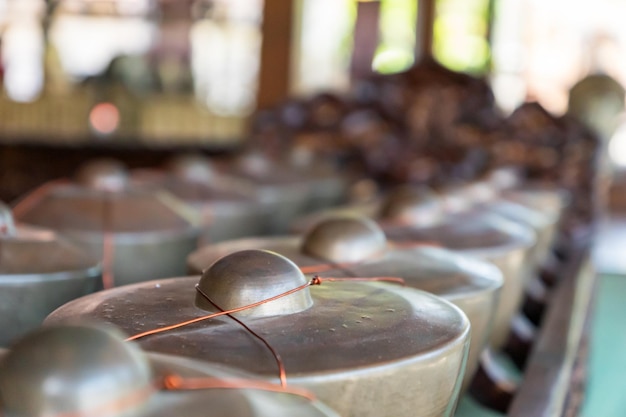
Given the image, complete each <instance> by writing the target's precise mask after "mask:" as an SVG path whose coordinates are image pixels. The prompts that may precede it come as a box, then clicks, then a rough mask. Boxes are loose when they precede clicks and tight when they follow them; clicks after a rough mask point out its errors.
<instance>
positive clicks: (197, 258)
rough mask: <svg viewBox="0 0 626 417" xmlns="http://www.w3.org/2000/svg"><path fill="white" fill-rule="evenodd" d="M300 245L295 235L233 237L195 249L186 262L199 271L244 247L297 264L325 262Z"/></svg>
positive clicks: (300, 240) (195, 270) (299, 239)
mask: <svg viewBox="0 0 626 417" xmlns="http://www.w3.org/2000/svg"><path fill="white" fill-rule="evenodd" d="M301 245H302V239H301V238H300V237H297V236H274V237H259V238H244V239H234V240H230V241H227V242H220V243H217V244H213V245H208V246H205V247H203V248H200V249H198V250H196V251H195V252H193V253H192V254H191V255H189V257H188V258H187V264H188V265H189V267H190V269H191V271H192V272H197V273H200V272H202V271H203V270H205V269H207V268H208V267H210V266H211V265H212V264H213V262H215V261H217V260H218V259H220V258H221V257H223V256H225V255H229V254H231V253H234V252H238V251H240V250H246V249H265V250H269V251H272V252H276V253H279V254H281V255H283V256H285V257H286V258H289V259H290V260H292V261H293V262H295V264H296V265H298V266H312V265H318V264H321V263H325V262H326V261H325V260H324V259H320V258H315V257H312V256H309V255H305V254H303V253H302V252H301V250H300V247H301Z"/></svg>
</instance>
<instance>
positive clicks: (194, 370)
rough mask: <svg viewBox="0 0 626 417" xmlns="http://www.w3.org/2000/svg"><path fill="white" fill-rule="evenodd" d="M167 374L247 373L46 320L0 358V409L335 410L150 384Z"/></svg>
mask: <svg viewBox="0 0 626 417" xmlns="http://www.w3.org/2000/svg"><path fill="white" fill-rule="evenodd" d="M172 374H174V375H176V376H177V377H180V378H202V377H211V378H217V379H222V380H233V379H248V380H249V379H251V377H250V376H247V375H246V374H243V373H241V372H236V371H233V370H230V369H228V368H225V367H221V366H216V365H211V364H205V363H202V362H199V361H194V360H190V359H185V358H179V357H174V356H169V355H159V354H150V355H147V354H144V353H143V352H141V350H139V349H138V347H137V346H136V345H135V344H133V343H125V342H124V341H123V339H122V335H121V334H120V333H119V332H117V331H115V330H113V329H111V328H108V327H93V326H86V325H82V324H73V325H68V326H50V327H44V328H42V329H40V330H38V331H36V332H33V333H32V334H29V335H28V336H26V337H25V338H23V339H22V340H20V341H19V342H17V343H16V344H15V345H14V346H12V348H11V350H10V351H8V352H7V353H6V354H5V355H4V357H2V358H1V359H0V407H1V410H2V411H3V412H4V413H6V415H8V416H27V415H28V416H35V415H37V416H40V415H71V416H75V415H80V416H95V415H106V416H109V417H122V416H136V417H156V416H159V417H160V416H163V417H166V416H167V417H171V416H186V417H187V416H188V417H193V416H197V417H200V416H202V417H233V416H237V417H246V416H266V417H270V416H272V417H273V416H277V415H279V416H292V415H298V416H300V415H302V416H307V417H322V416H329V417H335V416H337V415H336V414H335V413H334V412H331V411H329V410H328V409H327V408H326V407H325V406H323V405H321V404H320V403H319V402H317V401H314V402H310V401H309V400H307V399H305V398H300V397H297V396H295V395H290V394H285V393H275V392H266V391H261V390H243V389H234V388H233V389H199V390H184V391H164V390H162V388H161V389H160V388H159V387H158V386H157V385H156V384H157V383H158V381H159V380H162V379H163V378H165V377H166V376H168V375H172Z"/></svg>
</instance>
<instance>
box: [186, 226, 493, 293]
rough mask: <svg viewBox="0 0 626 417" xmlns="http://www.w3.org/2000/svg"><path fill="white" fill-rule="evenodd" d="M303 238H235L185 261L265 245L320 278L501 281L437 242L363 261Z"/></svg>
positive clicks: (200, 264)
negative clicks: (341, 258) (315, 252)
mask: <svg viewBox="0 0 626 417" xmlns="http://www.w3.org/2000/svg"><path fill="white" fill-rule="evenodd" d="M301 247H302V238H300V237H295V236H286V237H269V238H248V239H237V240H233V241H230V242H223V243H218V244H215V245H210V246H207V247H204V248H202V249H199V250H197V251H196V252H194V253H192V254H191V255H190V256H189V258H188V264H189V266H190V268H191V270H192V271H194V272H198V273H199V272H201V271H203V270H205V269H206V268H208V267H210V266H211V264H212V263H213V262H215V261H216V260H218V259H220V258H221V257H223V256H225V255H228V254H230V253H233V252H237V251H240V250H243V249H265V250H270V251H273V252H277V253H279V254H281V255H283V256H285V257H287V258H289V259H291V260H292V261H293V262H294V263H295V264H296V265H298V266H299V267H310V268H311V270H310V271H307V272H309V273H312V274H314V273H317V272H316V271H315V266H319V270H320V272H319V275H320V276H322V277H324V276H326V277H350V276H352V277H376V276H394V277H401V278H403V279H405V280H406V285H408V286H410V287H415V288H418V289H420V290H422V291H427V292H429V293H432V294H437V295H440V296H459V295H469V294H473V293H476V292H481V291H485V290H494V289H496V288H498V287H499V286H500V282H501V278H500V273H499V271H498V270H497V269H496V268H495V267H492V266H491V265H490V264H486V263H484V262H481V261H478V260H475V259H473V258H469V257H467V256H462V255H458V254H455V253H453V252H451V251H448V250H445V249H440V248H435V247H425V246H424V247H415V248H411V249H400V248H394V247H393V245H390V246H389V247H388V248H387V250H386V251H385V252H384V253H381V254H379V255H376V256H372V257H369V258H368V259H366V260H364V261H363V262H353V263H342V264H337V263H333V262H329V261H327V260H325V259H323V258H315V257H313V256H310V255H305V254H303V253H302V252H301V250H300V248H301Z"/></svg>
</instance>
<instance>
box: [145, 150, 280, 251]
mask: <svg viewBox="0 0 626 417" xmlns="http://www.w3.org/2000/svg"><path fill="white" fill-rule="evenodd" d="M170 165H171V166H172V168H171V169H172V171H171V172H166V171H157V170H137V171H135V172H134V173H133V184H135V185H137V186H140V187H146V188H153V189H155V190H158V189H162V190H166V191H168V192H170V193H171V194H172V195H174V196H176V197H178V198H179V199H181V200H182V201H184V202H185V203H187V204H188V205H189V206H190V207H191V208H193V209H194V210H196V211H197V213H198V216H199V221H200V223H201V228H202V236H201V241H202V242H204V243H210V242H221V241H223V240H227V239H234V238H237V237H243V236H256V235H261V234H264V233H266V232H269V231H270V215H271V213H270V211H269V208H268V207H267V206H266V205H264V204H262V203H261V201H259V200H256V199H255V198H254V195H250V193H247V188H246V187H237V184H236V183H233V181H229V180H228V178H224V177H223V176H222V175H220V174H219V173H216V172H215V171H214V170H213V169H212V168H211V167H210V165H209V163H208V161H207V160H206V159H204V158H202V157H200V158H193V157H192V156H188V157H185V158H183V157H180V158H177V159H175V160H173V161H172V163H171V164H170Z"/></svg>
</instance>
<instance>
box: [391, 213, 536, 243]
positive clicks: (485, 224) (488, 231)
mask: <svg viewBox="0 0 626 417" xmlns="http://www.w3.org/2000/svg"><path fill="white" fill-rule="evenodd" d="M382 226H383V229H384V231H385V234H386V235H387V238H388V239H389V240H391V241H395V242H420V241H427V242H432V243H435V244H438V245H441V246H444V247H446V248H448V249H453V250H481V249H496V248H499V249H502V250H506V249H514V248H519V247H529V246H531V245H532V244H533V243H534V234H533V232H532V231H531V230H528V229H527V228H525V227H523V226H520V225H517V224H515V223H514V222H511V221H508V220H506V219H503V218H500V217H499V216H495V215H490V214H485V213H480V212H468V213H459V214H455V215H454V216H451V217H450V218H448V219H446V220H445V221H444V222H443V223H440V224H438V225H436V226H432V227H423V228H416V227H411V226H410V225H393V224H384V225H382Z"/></svg>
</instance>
